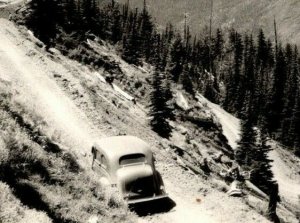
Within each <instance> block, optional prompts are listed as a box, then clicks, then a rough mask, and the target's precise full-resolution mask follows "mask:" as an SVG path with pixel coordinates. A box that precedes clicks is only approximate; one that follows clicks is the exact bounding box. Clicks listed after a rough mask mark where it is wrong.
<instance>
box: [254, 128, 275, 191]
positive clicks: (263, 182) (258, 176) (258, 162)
mask: <svg viewBox="0 0 300 223" xmlns="http://www.w3.org/2000/svg"><path fill="white" fill-rule="evenodd" d="M270 150H271V148H270V146H269V145H268V144H267V136H266V131H265V129H262V130H261V134H260V142H259V143H258V146H257V155H256V156H255V157H254V159H253V160H252V165H251V170H252V171H251V178H250V180H251V181H252V182H253V183H254V184H255V185H257V186H258V187H259V188H260V189H261V190H262V191H264V192H265V193H266V194H269V193H270V190H271V189H272V188H273V186H274V183H275V181H274V180H273V172H272V170H271V162H272V161H271V160H270V159H269V158H268V153H269V152H270Z"/></svg>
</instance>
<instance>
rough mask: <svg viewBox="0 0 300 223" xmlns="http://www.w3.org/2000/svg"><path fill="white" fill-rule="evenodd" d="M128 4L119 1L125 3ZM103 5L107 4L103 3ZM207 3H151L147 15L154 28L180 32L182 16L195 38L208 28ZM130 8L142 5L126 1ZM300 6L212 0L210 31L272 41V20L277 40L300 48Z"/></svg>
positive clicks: (272, 0) (293, 0) (274, 0)
mask: <svg viewBox="0 0 300 223" xmlns="http://www.w3.org/2000/svg"><path fill="white" fill-rule="evenodd" d="M127 1H128V0H120V1H119V2H121V3H126V2H127ZM106 2H107V0H106ZM211 2H212V1H207V0H189V1H186V0H164V1H160V0H152V1H149V2H148V4H149V11H150V12H151V14H152V15H153V16H154V18H155V21H156V22H157V24H158V25H160V26H162V27H164V26H165V25H166V24H167V22H171V21H172V23H173V24H174V25H175V26H176V28H179V29H180V28H182V24H183V23H184V14H185V13H186V14H187V16H188V24H189V25H190V27H191V30H192V33H193V34H197V35H199V33H201V32H202V30H203V29H204V28H205V26H209V19H210V13H211ZM129 3H130V5H131V7H133V8H134V7H139V8H142V7H143V1H140V0H130V1H129ZM299 8H300V2H299V1H298V0H289V1H285V0H269V1H260V0H247V1H241V0H232V1H226V0H214V1H213V27H214V28H218V27H219V28H222V29H229V28H234V29H236V30H238V31H239V32H241V33H243V32H247V33H253V34H254V33H257V32H258V31H259V29H260V28H262V29H263V30H264V31H265V34H266V36H267V37H270V38H271V39H272V40H273V39H274V26H273V21H274V18H275V19H276V21H277V26H278V35H279V39H280V40H281V41H283V42H284V43H286V42H290V43H296V44H298V46H299V44H300V25H299V22H298V21H299V17H300V10H299Z"/></svg>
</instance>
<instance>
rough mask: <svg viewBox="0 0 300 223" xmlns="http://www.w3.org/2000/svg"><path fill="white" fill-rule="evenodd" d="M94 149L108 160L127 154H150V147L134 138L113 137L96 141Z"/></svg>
mask: <svg viewBox="0 0 300 223" xmlns="http://www.w3.org/2000/svg"><path fill="white" fill-rule="evenodd" d="M94 147H95V149H100V148H101V151H102V152H103V153H104V155H106V156H107V157H108V158H110V159H119V158H120V157H122V156H124V155H128V154H136V153H141V154H145V156H146V157H147V156H148V155H151V154H152V151H151V149H150V146H149V145H148V144H147V143H146V142H144V141H143V140H141V139H139V138H137V137H135V136H113V137H107V138H103V139H100V140H97V141H96V142H95V144H94Z"/></svg>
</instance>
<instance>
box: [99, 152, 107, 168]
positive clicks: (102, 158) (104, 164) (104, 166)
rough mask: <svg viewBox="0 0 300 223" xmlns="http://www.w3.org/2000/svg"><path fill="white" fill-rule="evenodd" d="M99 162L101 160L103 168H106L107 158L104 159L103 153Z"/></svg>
mask: <svg viewBox="0 0 300 223" xmlns="http://www.w3.org/2000/svg"><path fill="white" fill-rule="evenodd" d="M100 162H101V164H102V166H103V168H104V169H107V160H106V158H105V156H104V155H103V154H102V155H101V161H100Z"/></svg>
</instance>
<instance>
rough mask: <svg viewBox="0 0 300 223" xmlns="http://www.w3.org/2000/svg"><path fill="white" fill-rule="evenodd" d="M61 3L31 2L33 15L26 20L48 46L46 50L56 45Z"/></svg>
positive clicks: (50, 1) (54, 1)
mask: <svg viewBox="0 0 300 223" xmlns="http://www.w3.org/2000/svg"><path fill="white" fill-rule="evenodd" d="M60 3H61V2H60V1H58V0H57V1H56V0H33V1H31V2H29V8H30V10H31V13H30V14H29V16H28V17H27V18H26V21H25V23H26V25H27V26H28V27H29V28H30V29H32V31H33V33H34V34H35V35H36V36H37V37H38V38H39V39H40V40H41V41H42V42H43V43H44V44H45V45H46V49H49V48H50V47H52V46H54V45H55V41H54V40H55V38H56V35H57V33H58V27H57V25H58V23H59V21H60V16H59V14H60V10H61V9H60V5H59V4H60Z"/></svg>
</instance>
